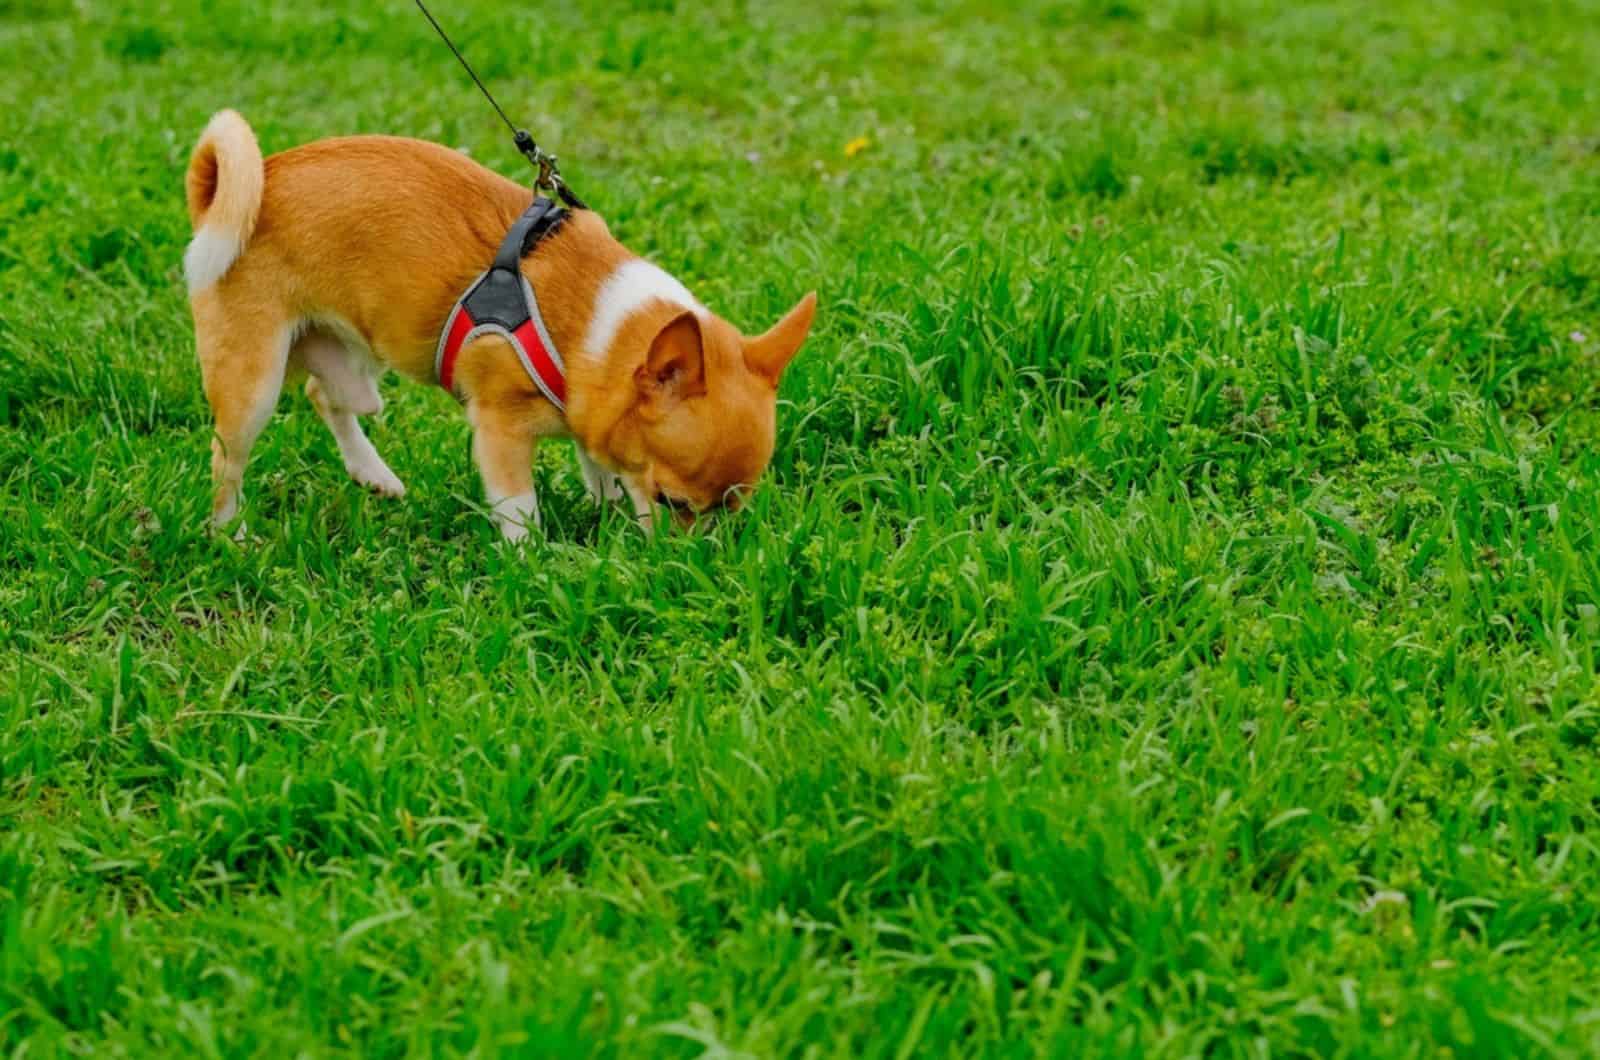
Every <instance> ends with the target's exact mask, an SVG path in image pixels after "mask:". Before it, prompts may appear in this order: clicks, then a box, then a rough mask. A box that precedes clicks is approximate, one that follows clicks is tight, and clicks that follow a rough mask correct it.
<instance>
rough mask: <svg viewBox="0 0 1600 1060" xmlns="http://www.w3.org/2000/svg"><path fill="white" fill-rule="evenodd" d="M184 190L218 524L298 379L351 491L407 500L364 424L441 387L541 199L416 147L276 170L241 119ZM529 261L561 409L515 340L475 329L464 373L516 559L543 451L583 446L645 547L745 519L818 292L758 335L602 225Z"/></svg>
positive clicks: (228, 122) (587, 214)
mask: <svg viewBox="0 0 1600 1060" xmlns="http://www.w3.org/2000/svg"><path fill="white" fill-rule="evenodd" d="M185 192H186V198H187V203H188V210H189V218H190V221H191V222H192V224H193V229H194V238H193V240H192V242H190V244H189V246H188V249H187V251H186V252H185V255H184V262H183V265H184V276H185V279H186V281H187V283H188V288H189V304H190V308H191V310H192V311H193V315H194V327H195V346H196V350H197V353H198V356H199V361H200V371H201V377H202V381H203V384H204V387H205V395H206V400H207V402H208V403H209V404H210V406H211V411H212V415H213V417H214V419H215V434H214V436H213V439H212V454H211V480H212V489H213V492H212V501H211V521H212V524H213V525H214V526H217V527H222V526H225V525H227V524H229V523H231V522H232V521H233V520H234V518H235V517H236V516H237V515H238V513H239V509H240V504H241V499H242V494H241V488H242V483H243V478H244V470H245V464H246V461H247V460H248V459H249V456H250V449H251V446H252V445H253V444H254V443H255V441H256V439H257V437H258V436H259V435H260V433H261V431H262V429H263V428H264V427H265V425H266V422H267V420H268V418H269V417H270V416H271V414H272V411H273V409H274V407H275V406H276V404H277V400H278V396H279V393H280V391H281V390H282V388H283V386H284V384H285V382H286V381H288V380H295V379H298V378H299V377H301V376H304V377H305V391H306V395H307V396H308V397H309V398H310V400H311V403H312V405H313V406H314V407H315V408H316V410H317V413H318V414H319V415H320V416H321V417H322V420H323V422H324V423H326V424H327V426H328V429H329V430H330V431H331V432H332V433H333V438H334V441H335V442H336V443H337V444H338V447H339V453H340V455H341V456H342V457H343V459H344V465H345V469H346V470H347V471H348V472H349V473H350V476H351V478H353V479H355V480H356V481H357V482H358V483H360V484H361V485H363V486H365V487H367V488H369V489H371V490H373V491H375V492H376V493H379V494H382V495H385V496H390V497H399V496H401V495H403V494H404V492H405V486H404V485H402V483H401V481H400V479H399V478H398V477H396V475H395V473H394V472H393V471H391V470H390V469H389V466H388V465H387V464H385V463H384V461H383V458H382V457H381V456H379V455H378V451H377V449H375V448H374V447H373V444H372V442H371V440H370V439H369V438H368V437H367V435H366V434H365V432H363V431H362V429H361V424H360V422H359V420H358V419H357V417H359V416H365V415H372V414H374V413H377V412H378V411H380V410H381V409H382V408H383V398H382V396H381V395H380V394H379V392H378V386H377V380H378V377H379V376H380V375H381V374H382V373H383V371H384V370H385V369H393V370H394V371H395V372H397V373H399V374H400V375H403V376H409V377H411V378H412V379H416V380H420V381H425V382H437V381H438V380H437V378H436V376H437V375H439V374H442V373H440V367H439V366H440V364H441V360H440V354H441V351H443V350H444V343H445V339H444V338H441V331H442V329H444V327H445V325H446V322H447V321H449V320H451V319H453V318H452V313H453V311H454V310H456V309H457V308H458V303H462V302H463V298H464V296H463V292H464V291H468V289H469V288H470V287H471V286H472V285H473V283H474V281H475V279H476V278H479V277H483V276H486V275H487V273H486V272H485V270H486V269H487V268H488V267H489V265H490V262H491V260H492V259H495V258H496V248H497V247H499V246H500V245H501V244H502V242H503V241H505V240H506V239H507V233H508V231H509V230H510V229H511V227H512V226H513V224H515V223H516V222H517V221H518V218H519V216H521V215H524V213H525V211H529V210H530V206H532V205H534V204H535V197H534V194H533V192H532V191H531V190H530V189H529V188H526V187H524V186H522V185H519V184H516V183H514V182H512V181H510V180H507V179H506V178H504V177H501V176H499V175H498V174H496V173H493V172H491V171H490V170H488V169H486V168H484V167H483V166H481V165H479V164H478V163H476V162H474V161H472V160H471V159H469V158H467V157H466V156H465V155H464V154H462V153H461V152H459V151H455V150H451V149H450V148H447V147H443V146H441V145H438V144H433V143H428V142H425V141H421V140H410V139H403V138H400V137H388V136H355V137H342V138H336V139H328V140H318V141H315V142H312V143H309V144H305V145H302V146H300V147H296V148H293V149H291V150H288V151H284V152H282V153H280V154H276V155H273V156H271V157H269V158H265V159H263V157H262V154H261V149H260V147H259V145H258V144H257V141H256V136H255V133H254V132H253V131H252V130H251V128H250V126H249V125H248V124H247V123H246V122H245V120H244V119H243V118H242V117H240V116H239V114H237V113H236V112H234V111H232V110H224V111H221V112H220V113H218V114H217V115H216V116H215V117H213V118H212V119H211V121H210V123H209V124H208V125H207V126H206V129H205V131H204V133H203V134H202V135H201V137H200V140H199V143H198V144H197V145H196V147H195V149H194V153H193V155H192V156H191V158H190V161H189V166H188V171H187V174H186V176H185ZM512 262H513V264H512V268H513V269H520V274H521V275H520V279H521V280H522V281H525V289H526V291H527V292H528V296H527V297H528V302H529V305H530V307H531V312H532V315H533V316H535V317H538V318H541V319H540V320H539V323H540V325H541V327H540V329H539V335H540V336H542V338H543V340H544V342H545V343H546V344H548V345H549V346H550V347H552V348H553V350H559V351H561V352H562V354H564V356H560V357H559V358H558V361H559V363H560V364H561V367H562V370H563V371H562V376H563V378H561V379H558V380H557V381H556V383H557V386H558V387H564V391H565V392H564V394H561V395H560V397H561V398H562V399H563V400H562V401H558V400H555V399H554V398H553V397H552V394H553V393H558V391H552V390H551V389H550V387H549V386H547V385H541V384H542V381H541V380H540V379H539V378H538V377H537V373H535V371H534V369H533V368H532V367H530V366H529V364H528V361H527V357H526V356H525V351H521V350H519V349H518V348H517V347H516V346H515V345H514V343H513V342H512V341H510V340H509V339H508V336H507V332H505V331H504V330H496V329H491V330H489V331H483V332H482V333H480V331H479V330H478V329H474V330H473V331H472V332H471V333H470V336H469V337H468V338H467V340H466V341H465V342H464V343H463V344H462V345H461V346H460V349H459V351H458V352H456V353H455V355H454V360H453V364H451V365H450V369H451V370H450V372H449V373H448V374H449V377H450V378H449V385H450V388H451V389H452V390H453V391H454V393H455V395H456V396H457V397H458V398H459V399H460V401H461V403H462V405H463V406H464V408H465V411H466V415H467V420H468V423H469V424H470V426H471V430H472V452H473V458H474V460H475V462H476V463H477V466H478V470H479V472H480V474H481V476H482V479H483V488H484V493H485V495H486V499H487V502H488V507H489V511H490V513H491V515H492V517H493V519H494V521H495V522H496V523H497V524H498V526H499V529H500V532H501V533H502V534H503V535H504V536H505V537H506V538H507V539H510V540H520V539H521V538H523V537H525V536H526V535H527V534H528V532H529V531H530V529H536V528H537V527H538V526H539V505H538V499H537V497H536V496H535V493H534V483H533V466H532V462H533V451H534V447H535V445H536V444H537V443H538V441H539V440H541V439H546V438H562V437H568V438H572V439H574V440H576V442H577V447H578V458H579V463H580V466H581V468H582V472H583V476H584V481H585V483H586V485H587V486H588V489H589V491H590V493H591V494H592V495H594V496H595V497H596V499H597V500H601V501H606V500H626V501H627V502H628V503H629V504H631V506H632V509H633V512H634V514H635V516H636V517H637V518H638V520H639V521H640V522H641V523H642V524H643V525H645V526H646V527H647V528H648V527H649V526H650V525H651V524H652V520H653V517H654V516H653V513H654V512H655V509H656V505H657V503H665V504H667V505H668V506H669V507H671V508H672V509H673V510H674V511H675V513H676V514H677V517H678V519H679V520H680V521H682V522H691V521H693V518H694V517H695V516H696V515H698V514H701V513H705V512H708V511H710V510H712V509H714V508H728V509H733V508H736V507H738V505H739V504H740V502H741V499H742V497H743V496H744V495H745V493H746V492H747V491H748V490H750V489H751V488H752V487H753V486H754V485H755V483H756V481H757V480H758V479H759V478H760V477H761V475H762V473H763V472H764V471H765V469H766V466H767V464H768V463H769V462H770V460H771V458H772V451H773V445H774V435H775V429H776V428H775V419H776V408H777V389H778V380H779V377H780V376H781V375H782V374H783V371H784V369H785V368H786V367H787V366H788V364H789V363H790V361H791V360H792V359H793V358H794V356H795V354H796V353H797V352H798V351H799V349H800V346H801V344H802V343H803V342H804V341H805V338H806V336H807V334H808V333H809V331H810V329H811V324H812V320H813V317H814V314H815V311H816V301H817V299H816V292H815V291H813V292H811V293H809V294H807V295H805V296H804V297H803V298H801V300H800V301H799V303H797V304H796V305H795V306H794V308H793V309H791V310H790V311H789V312H788V313H787V314H786V315H785V316H784V317H783V318H782V319H781V320H779V321H778V322H777V323H776V324H775V325H773V326H772V327H771V328H770V329H769V330H768V331H766V332H765V333H763V334H761V335H758V336H755V337H746V336H744V335H743V334H741V333H740V332H739V331H738V330H737V329H735V328H734V327H733V326H732V325H731V324H729V323H728V322H727V321H725V320H723V319H722V318H720V317H718V316H716V315H715V314H713V313H712V312H710V311H709V310H708V309H706V308H705V307H704V306H703V305H702V304H701V303H700V302H699V301H697V300H696V299H695V298H694V296H693V295H691V294H690V293H689V291H688V290H687V288H685V287H684V285H683V284H682V283H680V282H678V281H677V280H676V279H674V278H673V277H672V276H670V275H669V274H667V273H666V272H665V271H663V270H662V269H660V268H658V267H657V266H655V265H653V264H651V263H649V262H647V261H645V260H643V259H642V258H639V257H638V256H636V255H634V254H633V253H631V252H630V251H629V250H627V248H625V247H624V246H622V244H621V243H619V242H617V240H615V239H614V238H612V236H611V233H610V232H609V231H608V230H607V228H606V225H605V222H604V221H602V220H601V219H600V217H599V216H597V215H596V214H595V213H593V212H592V211H590V210H587V209H573V210H571V211H569V212H566V213H565V214H564V215H563V216H561V217H560V224H559V227H557V228H556V229H555V230H554V232H553V233H552V234H550V235H549V236H548V237H547V238H543V239H541V240H540V241H539V242H538V243H537V244H536V245H535V246H533V248H532V250H531V251H530V252H529V253H527V255H526V256H525V257H522V256H521V255H520V253H514V254H513V255H512ZM456 337H458V336H456ZM562 404H564V408H563V407H561V405H562Z"/></svg>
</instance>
